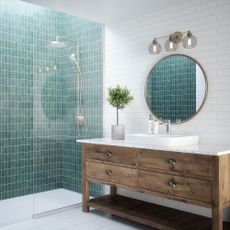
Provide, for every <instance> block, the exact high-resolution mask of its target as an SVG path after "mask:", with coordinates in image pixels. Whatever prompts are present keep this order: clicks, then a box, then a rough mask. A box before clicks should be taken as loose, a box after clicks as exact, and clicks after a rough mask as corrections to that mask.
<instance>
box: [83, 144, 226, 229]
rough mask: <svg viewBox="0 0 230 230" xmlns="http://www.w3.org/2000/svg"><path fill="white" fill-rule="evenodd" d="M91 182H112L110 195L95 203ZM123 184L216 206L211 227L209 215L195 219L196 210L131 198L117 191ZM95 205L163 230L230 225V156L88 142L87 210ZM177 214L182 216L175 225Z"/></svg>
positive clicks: (85, 157)
mask: <svg viewBox="0 0 230 230" xmlns="http://www.w3.org/2000/svg"><path fill="white" fill-rule="evenodd" d="M90 181H96V182H98V183H103V184H108V185H110V189H111V190H110V196H109V199H105V198H104V197H100V198H97V199H96V200H91V201H89V182H90ZM117 187H123V188H126V189H129V190H133V191H139V192H142V193H148V194H152V195H156V196H161V197H164V198H168V199H173V200H177V201H182V202H186V203H190V204H197V205H200V206H203V207H209V208H212V219H208V222H209V225H206V223H207V218H206V219H205V218H201V219H200V217H198V216H196V215H195V216H196V218H198V219H196V220H194V215H193V214H189V213H187V214H186V215H187V216H186V215H185V214H184V213H183V212H181V211H179V210H176V211H175V210H173V209H170V210H169V209H167V210H166V209H165V207H162V206H157V208H156V206H154V207H155V208H154V207H153V206H151V205H150V204H148V205H147V203H145V202H143V201H134V200H133V199H132V202H130V200H128V198H125V199H124V198H120V196H118V195H117ZM112 198H113V199H112ZM120 199H121V200H120ZM99 201H100V203H99ZM134 204H137V206H136V207H135V208H134V207H133V206H132V205H134ZM143 204H145V205H143ZM89 206H92V207H95V208H99V209H102V210H103V211H108V212H110V213H113V214H115V215H119V216H121V217H124V218H128V219H131V220H134V221H137V222H139V223H143V224H147V225H149V226H152V227H155V228H157V229H162V230H163V229H164V230H165V229H166V230H172V229H175V230H176V229H178V230H180V229H181V230H185V229H186V230H189V229H196V230H199V229H200V230H201V229H202V230H211V229H212V230H223V229H224V230H226V229H230V225H229V224H227V223H223V210H224V208H225V207H228V206H230V154H226V155H222V156H214V157H213V156H201V155H197V154H187V153H175V152H166V151H157V150H146V149H144V150H143V149H134V148H122V147H114V146H101V145H92V144H84V146H83V211H84V212H88V211H89ZM158 213H161V214H160V215H158ZM146 216H147V217H146ZM150 217H151V218H152V219H151V218H150ZM171 217H173V219H174V218H175V219H176V218H178V219H177V221H176V222H175V226H173V223H174V222H173V220H172V218H171ZM146 218H147V219H146ZM162 223H163V224H162ZM197 223H199V225H196V224H197ZM199 226H200V227H199Z"/></svg>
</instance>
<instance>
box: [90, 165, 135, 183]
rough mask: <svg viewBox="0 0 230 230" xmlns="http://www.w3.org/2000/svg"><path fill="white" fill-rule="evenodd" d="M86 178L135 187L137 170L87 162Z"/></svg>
mask: <svg viewBox="0 0 230 230" xmlns="http://www.w3.org/2000/svg"><path fill="white" fill-rule="evenodd" d="M86 176H87V178H91V179H97V180H101V181H103V182H106V181H110V182H112V183H114V184H125V185H129V186H133V187H134V186H135V187H136V186H137V169H133V168H128V167H122V166H115V165H111V164H103V163H101V164H100V163H96V162H89V161H87V162H86Z"/></svg>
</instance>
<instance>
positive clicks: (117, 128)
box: [111, 125, 125, 140]
mask: <svg viewBox="0 0 230 230" xmlns="http://www.w3.org/2000/svg"><path fill="white" fill-rule="evenodd" d="M111 138H112V140H124V139H125V126H124V125H112V126H111Z"/></svg>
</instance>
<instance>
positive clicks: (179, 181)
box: [138, 170, 211, 203]
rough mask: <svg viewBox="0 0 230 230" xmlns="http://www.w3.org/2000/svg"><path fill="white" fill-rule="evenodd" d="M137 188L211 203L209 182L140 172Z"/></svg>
mask: <svg viewBox="0 0 230 230" xmlns="http://www.w3.org/2000/svg"><path fill="white" fill-rule="evenodd" d="M138 186H139V187H140V188H144V189H147V190H152V191H158V192H162V193H164V194H170V195H174V196H177V197H183V198H189V199H191V200H198V201H202V202H204V203H211V182H210V181H205V180H198V179H192V178H188V177H187V178H185V177H180V176H172V175H170V174H163V173H156V172H149V171H144V170H140V172H139V177H138Z"/></svg>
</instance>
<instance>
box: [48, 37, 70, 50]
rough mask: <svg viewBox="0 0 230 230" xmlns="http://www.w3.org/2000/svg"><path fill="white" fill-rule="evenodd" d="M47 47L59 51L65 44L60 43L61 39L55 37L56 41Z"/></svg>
mask: <svg viewBox="0 0 230 230" xmlns="http://www.w3.org/2000/svg"><path fill="white" fill-rule="evenodd" d="M49 47H50V48H56V49H60V48H65V47H67V44H66V43H65V42H63V41H61V37H59V36H57V37H56V40H54V41H51V42H50V44H49Z"/></svg>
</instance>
